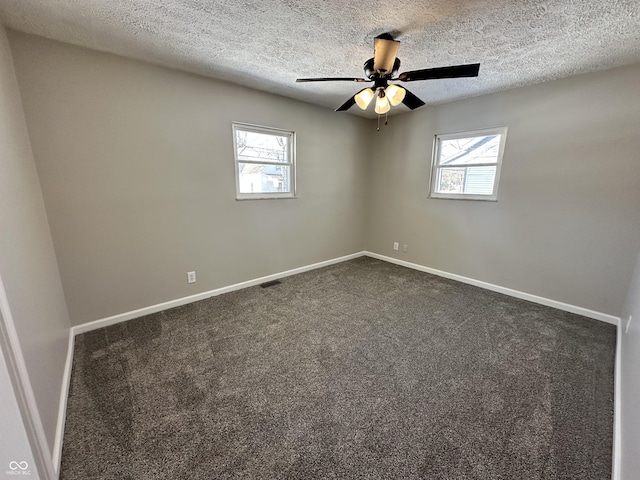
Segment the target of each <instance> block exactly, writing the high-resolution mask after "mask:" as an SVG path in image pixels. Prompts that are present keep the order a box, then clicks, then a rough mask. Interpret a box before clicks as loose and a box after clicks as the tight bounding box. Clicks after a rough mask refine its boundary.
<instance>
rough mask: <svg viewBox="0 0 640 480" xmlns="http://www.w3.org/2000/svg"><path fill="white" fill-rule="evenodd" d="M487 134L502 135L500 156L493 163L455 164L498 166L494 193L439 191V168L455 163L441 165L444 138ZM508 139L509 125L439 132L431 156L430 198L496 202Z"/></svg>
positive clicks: (494, 181)
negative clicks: (478, 193)
mask: <svg viewBox="0 0 640 480" xmlns="http://www.w3.org/2000/svg"><path fill="white" fill-rule="evenodd" d="M487 135H500V147H499V149H498V158H497V159H496V161H495V162H491V163H475V164H469V165H466V166H465V165H455V167H458V168H469V167H489V166H494V165H495V167H496V176H495V178H494V180H493V194H491V195H472V194H465V193H438V192H437V191H436V181H437V179H438V172H437V171H438V169H439V168H447V167H449V168H451V167H454V165H448V166H447V165H444V166H441V165H439V161H440V144H441V141H442V140H455V139H458V138H469V137H481V136H487ZM506 141H507V127H493V128H485V129H482V130H469V131H466V132H458V133H446V134H438V135H436V136H435V138H434V141H433V155H432V158H431V178H430V179H429V198H446V199H451V200H485V201H493V202H496V201H497V200H498V184H499V182H500V170H501V167H502V156H503V154H504V146H505V143H506Z"/></svg>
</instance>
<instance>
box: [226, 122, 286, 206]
mask: <svg viewBox="0 0 640 480" xmlns="http://www.w3.org/2000/svg"><path fill="white" fill-rule="evenodd" d="M234 133H235V148H236V152H235V153H236V168H237V193H238V197H239V198H257V197H269V196H293V192H292V185H293V181H292V175H293V172H294V171H293V167H294V165H293V158H292V155H293V148H292V139H293V132H280V131H275V130H270V129H267V128H263V127H247V128H244V127H243V126H242V125H240V124H234Z"/></svg>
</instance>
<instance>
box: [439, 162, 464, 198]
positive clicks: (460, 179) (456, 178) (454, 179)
mask: <svg viewBox="0 0 640 480" xmlns="http://www.w3.org/2000/svg"><path fill="white" fill-rule="evenodd" d="M465 170H466V169H465V168H439V169H438V178H437V181H436V192H438V193H463V189H464V173H465Z"/></svg>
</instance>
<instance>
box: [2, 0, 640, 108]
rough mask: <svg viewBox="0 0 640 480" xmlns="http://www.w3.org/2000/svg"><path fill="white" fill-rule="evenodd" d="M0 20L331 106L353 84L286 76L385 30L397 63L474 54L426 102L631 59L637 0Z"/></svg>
mask: <svg viewBox="0 0 640 480" xmlns="http://www.w3.org/2000/svg"><path fill="white" fill-rule="evenodd" d="M0 18H2V20H3V22H4V23H5V25H7V26H8V27H10V28H13V29H15V30H20V31H24V32H28V33H33V34H37V35H42V36H44V37H48V38H52V39H55V40H60V41H63V42H68V43H72V44H75V45H81V46H85V47H89V48H92V49H96V50H101V51H106V52H111V53H116V54H120V55H124V56H127V57H132V58H137V59H142V60H147V61H151V62H154V63H157V64H161V65H165V66H168V67H174V68H178V69H182V70H186V71H190V72H195V73H199V74H202V75H207V76H210V77H215V78H220V79H223V80H228V81H231V82H234V83H237V84H241V85H246V86H249V87H253V88H257V89H260V90H265V91H268V92H272V93H277V94H280V95H284V96H287V97H292V98H296V99H300V100H304V101H306V102H310V103H314V104H317V105H322V106H326V107H329V108H333V109H335V108H337V107H338V106H339V105H341V104H342V103H343V102H344V101H345V100H346V99H347V98H348V97H349V96H350V95H353V94H354V93H355V92H357V91H358V90H360V88H362V87H361V84H356V83H350V82H335V83H334V82H332V83H323V84H318V83H315V84H296V83H295V79H296V78H298V77H318V76H347V77H352V76H353V77H362V76H363V70H362V64H363V63H364V62H365V60H367V59H368V58H370V57H372V56H373V38H374V37H375V36H376V35H378V34H380V33H383V32H392V33H394V36H396V38H397V39H398V40H400V41H401V45H400V51H399V53H398V57H399V58H400V59H401V61H402V66H401V68H400V71H401V72H402V71H406V70H416V69H421V68H431V67H441V66H447V65H456V64H464V63H477V62H479V63H481V67H480V75H479V77H478V78H464V79H454V80H450V79H448V80H430V81H423V82H413V83H410V84H409V83H407V84H405V86H407V87H408V88H409V89H410V90H411V91H412V92H413V93H415V94H416V95H418V96H419V97H420V98H422V99H423V100H424V101H425V102H426V103H427V104H436V103H443V102H448V101H451V100H455V99H459V98H464V97H470V96H476V95H481V94H484V93H490V92H496V91H500V90H505V89H509V88H514V87H518V86H523V85H530V84H535V83H540V82H544V81H548V80H553V79H557V78H561V77H567V76H570V75H575V74H579V73H585V72H590V71H595V70H601V69H605V68H610V67H614V66H618V65H625V64H630V63H635V62H640V0H557V1H540V0H484V1H483V0H433V1H425V0H403V1H400V0H387V1H379V0H371V1H366V2H365V1H358V0H352V1H346V0H244V1H238V0H0ZM371 109H372V106H370V110H371ZM403 111H408V110H407V109H406V107H404V106H400V107H395V108H394V109H392V112H394V113H400V112H403ZM350 112H351V113H355V114H362V112H361V111H360V110H359V109H358V108H357V107H354V108H352V109H351V110H350ZM336 115H339V114H338V113H336ZM340 115H343V113H341V114H340ZM367 115H368V116H374V114H373V112H372V111H368V112H367Z"/></svg>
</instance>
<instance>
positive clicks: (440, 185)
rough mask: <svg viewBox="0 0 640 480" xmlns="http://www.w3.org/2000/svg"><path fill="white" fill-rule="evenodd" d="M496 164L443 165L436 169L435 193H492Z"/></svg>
mask: <svg viewBox="0 0 640 480" xmlns="http://www.w3.org/2000/svg"><path fill="white" fill-rule="evenodd" d="M496 168H497V167H496V166H493V165H492V166H487V167H444V168H439V169H438V177H437V181H436V192H437V193H459V194H465V195H492V194H493V184H494V180H495V178H496Z"/></svg>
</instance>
